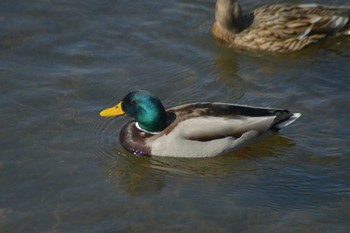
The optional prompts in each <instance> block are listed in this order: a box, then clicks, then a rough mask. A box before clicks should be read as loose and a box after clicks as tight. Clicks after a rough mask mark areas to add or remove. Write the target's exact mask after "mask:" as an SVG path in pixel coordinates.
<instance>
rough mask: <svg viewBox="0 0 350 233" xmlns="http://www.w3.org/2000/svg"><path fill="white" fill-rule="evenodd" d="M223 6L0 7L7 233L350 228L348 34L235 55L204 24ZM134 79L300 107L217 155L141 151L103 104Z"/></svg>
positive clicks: (169, 96) (203, 96)
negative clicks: (256, 138)
mask: <svg viewBox="0 0 350 233" xmlns="http://www.w3.org/2000/svg"><path fill="white" fill-rule="evenodd" d="M214 2H215V1H208V0H197V1H185V0H176V1H110V0H104V1H96V0H84V1H81V0H77V1H53V0H41V1H39V0H35V1H31V2H30V3H29V2H25V1H2V2H1V3H0V31H1V32H0V54H1V56H0V77H1V98H0V106H1V109H0V114H1V130H0V136H1V141H0V143H1V155H0V174H1V175H0V187H1V192H0V232H26V233H28V232H65V233H66V232H194V231H197V232H348V231H349V229H350V222H349V219H350V159H349V155H350V147H349V141H350V128H349V123H348V119H349V118H350V108H349V97H350V94H349V90H350V79H349V78H350V75H349V73H350V66H349V59H350V39H349V38H341V39H334V40H329V41H327V42H325V43H322V44H319V45H317V46H314V47H313V48H310V49H308V50H305V51H303V52H301V53H297V54H293V55H284V56H264V55H261V54H249V53H246V52H236V51H233V50H231V49H227V48H226V47H224V46H221V45H220V44H219V43H217V42H216V41H215V40H213V38H212V37H211V35H210V26H211V24H212V22H213V10H214ZM241 2H243V1H241ZM272 2H282V1H267V0H266V1H263V2H262V1H254V0H249V1H244V3H243V4H242V6H243V8H244V9H245V10H252V9H254V8H255V7H257V6H259V5H260V4H262V3H272ZM299 2H301V1H299ZM314 2H315V1H314ZM319 2H323V3H328V2H327V1H319ZM333 4H337V5H342V4H348V5H349V4H350V2H349V1H348V0H338V1H333ZM137 88H141V89H147V90H150V91H152V92H155V93H156V94H157V95H158V96H159V97H160V98H161V99H162V100H163V102H164V104H165V105H166V106H168V107H170V106H173V105H176V104H182V103H188V102H192V101H193V102H195V101H222V102H233V103H240V104H250V105H257V106H267V107H283V108H288V109H290V110H292V111H295V112H301V113H302V114H303V116H302V118H301V119H300V120H298V121H297V122H295V124H293V125H292V126H290V127H288V128H286V129H285V130H283V131H282V132H281V133H280V134H278V135H274V136H273V137H271V138H268V139H266V140H264V141H262V142H260V143H259V144H256V145H253V146H251V147H249V148H247V149H245V150H242V151H239V152H235V153H231V154H227V155H224V156H221V157H217V158H211V159H200V160H196V159H172V158H145V157H137V156H134V155H132V154H129V153H127V152H126V151H125V150H124V149H123V148H122V147H121V145H120V143H119V142H118V140H117V135H118V133H119V130H120V128H121V126H122V125H123V124H125V123H126V122H127V121H128V120H130V119H128V118H119V119H103V118H100V117H99V115H98V113H99V111H100V110H101V109H103V108H105V107H108V106H111V105H113V104H115V103H117V102H118V101H119V100H120V99H121V98H122V97H123V96H124V95H125V94H126V93H127V92H129V91H131V90H134V89H137Z"/></svg>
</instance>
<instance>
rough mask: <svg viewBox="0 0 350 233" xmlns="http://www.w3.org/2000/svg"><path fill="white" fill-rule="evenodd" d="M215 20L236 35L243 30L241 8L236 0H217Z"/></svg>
mask: <svg viewBox="0 0 350 233" xmlns="http://www.w3.org/2000/svg"><path fill="white" fill-rule="evenodd" d="M215 19H216V22H218V23H219V24H220V26H221V27H223V28H225V29H227V30H230V31H233V32H235V33H237V32H239V31H241V30H242V16H241V7H240V5H239V4H238V2H237V1H236V0H217V1H216V6H215Z"/></svg>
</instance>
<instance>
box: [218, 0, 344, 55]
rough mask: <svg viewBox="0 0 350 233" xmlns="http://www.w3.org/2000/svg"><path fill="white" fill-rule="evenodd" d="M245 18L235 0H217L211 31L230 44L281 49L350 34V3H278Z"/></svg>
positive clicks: (295, 47) (301, 46) (231, 45)
mask: <svg viewBox="0 0 350 233" xmlns="http://www.w3.org/2000/svg"><path fill="white" fill-rule="evenodd" d="M245 18H247V20H243V16H242V13H241V8H240V6H239V4H238V3H237V1H236V0H217V1H216V8H215V19H216V21H215V23H214V25H213V27H212V33H213V35H214V36H215V37H216V38H218V39H220V40H222V41H223V42H225V43H227V44H228V45H229V46H230V47H236V48H243V49H250V50H261V51H267V52H280V53H284V52H293V51H297V50H301V49H302V48H304V47H306V46H307V45H310V44H313V43H316V42H318V41H320V40H322V39H324V38H326V37H329V36H338V35H350V19H349V18H350V6H345V7H337V6H325V5H317V4H288V3H286V4H275V5H269V6H262V7H260V8H258V9H256V10H255V11H254V13H253V14H252V15H250V16H247V17H245ZM248 18H250V19H248ZM245 21H249V22H248V25H244V22H245Z"/></svg>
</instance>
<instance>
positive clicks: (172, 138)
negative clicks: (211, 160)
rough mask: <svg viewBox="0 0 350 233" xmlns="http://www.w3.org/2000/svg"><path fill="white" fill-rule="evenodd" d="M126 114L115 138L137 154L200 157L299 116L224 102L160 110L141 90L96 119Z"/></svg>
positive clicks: (274, 129)
mask: <svg viewBox="0 0 350 233" xmlns="http://www.w3.org/2000/svg"><path fill="white" fill-rule="evenodd" d="M123 115H127V116H130V117H133V118H135V120H134V121H131V122H129V123H127V124H126V125H125V126H123V128H122V130H121V132H120V135H119V140H120V142H121V144H122V145H123V147H124V148H125V149H126V150H128V151H130V152H132V153H134V154H139V155H150V156H151V155H154V156H167V157H187V158H201V157H213V156H217V155H220V154H223V153H225V152H229V151H233V150H237V149H240V148H243V147H244V146H246V145H247V144H250V143H252V142H255V141H257V140H258V139H260V138H262V137H264V136H266V135H268V134H270V133H272V132H277V131H278V130H279V129H281V128H283V127H285V126H287V125H289V124H291V123H292V122H294V121H295V120H296V119H298V118H299V117H300V114H299V113H291V112H289V111H288V110H286V109H273V108H258V107H251V106H243V105H234V104H228V103H209V102H200V103H191V104H184V105H180V106H177V107H173V108H169V109H167V110H165V108H164V106H163V104H162V103H161V101H160V100H159V98H158V97H157V96H155V95H153V94H152V93H150V92H148V91H144V90H137V91H133V92H130V93H129V94H127V95H126V96H125V97H124V98H123V99H122V101H121V102H120V103H119V104H117V105H116V106H114V107H112V108H108V109H105V110H103V111H101V112H100V116H102V117H113V116H123Z"/></svg>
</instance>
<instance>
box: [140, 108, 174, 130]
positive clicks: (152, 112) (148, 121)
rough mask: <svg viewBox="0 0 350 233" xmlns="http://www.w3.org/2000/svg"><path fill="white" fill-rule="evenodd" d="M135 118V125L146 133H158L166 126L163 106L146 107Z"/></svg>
mask: <svg viewBox="0 0 350 233" xmlns="http://www.w3.org/2000/svg"><path fill="white" fill-rule="evenodd" d="M136 120H137V127H138V128H139V129H141V130H143V131H145V132H147V133H159V132H161V131H163V130H164V129H165V128H166V126H167V123H166V112H165V109H164V108H159V107H158V108H157V109H147V111H146V112H144V113H143V114H142V117H139V118H137V119H136Z"/></svg>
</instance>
